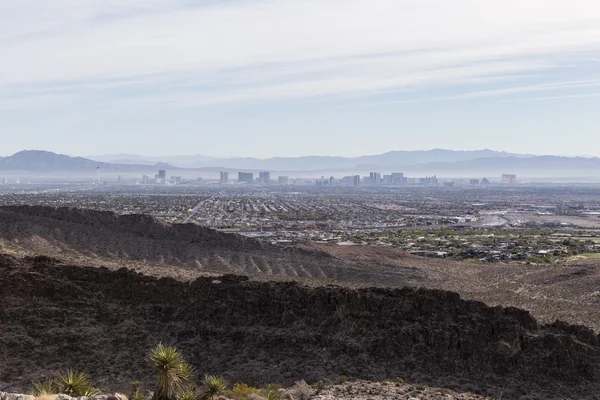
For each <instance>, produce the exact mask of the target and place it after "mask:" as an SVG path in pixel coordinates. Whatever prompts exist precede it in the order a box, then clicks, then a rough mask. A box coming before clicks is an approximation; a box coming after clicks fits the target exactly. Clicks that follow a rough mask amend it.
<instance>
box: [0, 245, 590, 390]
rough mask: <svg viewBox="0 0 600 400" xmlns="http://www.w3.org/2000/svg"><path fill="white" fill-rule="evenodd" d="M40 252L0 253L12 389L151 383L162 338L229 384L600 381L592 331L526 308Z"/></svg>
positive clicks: (2, 360) (1, 316) (2, 323)
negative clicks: (70, 262) (549, 320)
mask: <svg viewBox="0 0 600 400" xmlns="http://www.w3.org/2000/svg"><path fill="white" fill-rule="evenodd" d="M43 261H44V260H42V259H37V260H32V259H30V260H18V259H15V258H11V257H7V256H5V257H1V258H0V301H1V304H2V307H1V308H0V327H2V329H1V331H0V365H2V366H3V367H4V371H6V372H4V373H5V375H9V376H8V378H10V381H11V382H12V384H13V386H14V387H15V388H18V387H19V386H21V387H22V386H27V384H28V382H29V381H30V380H31V379H33V378H38V377H40V376H41V375H43V374H50V373H52V372H54V371H56V370H58V369H62V368H67V367H71V368H77V369H82V370H86V371H89V373H90V374H91V375H92V376H93V377H94V378H95V379H96V380H97V381H99V382H100V383H101V385H103V386H106V387H111V386H112V387H115V388H120V389H121V390H123V389H124V388H125V387H126V386H127V383H128V382H129V381H130V380H132V379H141V380H143V381H146V382H150V381H151V378H150V371H149V370H148V369H147V366H146V363H145V361H144V357H145V355H146V354H147V353H148V350H149V349H150V348H151V347H152V346H153V345H155V344H156V343H157V342H159V341H163V342H164V343H169V344H175V345H177V346H178V347H180V348H181V349H182V350H183V351H184V353H185V354H186V355H187V357H188V359H189V361H191V362H192V363H193V365H194V366H195V367H196V368H197V370H198V372H199V373H200V374H203V373H213V374H223V375H224V376H225V377H227V378H229V379H231V380H232V381H234V382H236V381H245V382H249V383H260V382H263V383H265V382H283V383H291V382H293V381H295V380H299V379H307V380H313V381H314V380H319V379H325V378H332V379H335V378H336V377H337V376H340V375H346V376H349V377H356V378H365V379H383V378H391V379H395V378H396V377H398V376H401V377H404V378H405V379H412V380H413V381H414V382H420V383H429V381H434V380H438V379H442V378H444V379H456V380H462V381H466V382H473V384H474V385H476V387H477V386H479V387H481V386H482V385H483V386H486V385H495V386H497V387H501V386H506V388H507V390H506V391H505V393H513V394H512V395H511V394H509V395H505V396H504V398H505V399H507V398H519V397H518V396H517V394H518V393H521V394H523V393H529V394H531V393H539V394H542V393H543V394H544V398H547V399H550V398H562V397H565V396H567V397H571V398H573V397H574V398H583V397H585V396H586V395H592V396H593V394H594V393H597V391H596V392H594V390H597V389H598V387H597V385H596V384H595V382H597V381H598V379H599V378H600V353H599V350H600V348H599V344H598V337H597V335H595V334H594V333H593V332H592V331H590V330H588V329H587V328H584V327H580V326H571V325H567V324H564V323H560V322H557V323H555V324H552V325H546V326H539V325H538V324H537V322H536V321H535V319H533V318H532V317H531V316H530V315H529V313H527V312H525V311H522V310H519V309H515V308H502V307H488V306H486V305H485V304H483V303H480V302H473V301H465V300H462V299H460V297H459V296H458V295H457V294H455V293H452V292H445V291H438V290H428V289H419V290H416V289H411V288H404V289H379V288H373V289H349V288H342V287H337V286H327V287H316V288H308V287H304V286H301V285H299V284H298V283H286V282H254V281H248V280H247V278H245V277H236V276H233V275H229V276H223V277H222V278H217V279H216V278H201V279H197V280H195V281H193V282H180V281H176V280H173V279H168V278H161V279H156V278H151V277H146V276H142V275H139V274H137V273H134V272H131V271H128V270H126V269H121V270H118V271H114V272H111V271H109V270H108V269H104V268H81V267H75V266H64V265H56V264H55V263H53V262H43ZM50 261H52V260H50ZM4 378H5V380H6V378H7V377H4ZM433 383H435V382H433ZM511 388H512V389H514V390H513V391H512V392H511V391H510V390H508V389H511Z"/></svg>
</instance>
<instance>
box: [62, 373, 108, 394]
mask: <svg viewBox="0 0 600 400" xmlns="http://www.w3.org/2000/svg"><path fill="white" fill-rule="evenodd" d="M56 386H57V390H58V393H63V394H66V395H68V396H71V397H80V396H85V397H93V396H95V395H97V394H98V390H97V389H94V386H93V385H92V382H91V380H90V377H89V376H88V375H87V374H86V373H84V372H79V371H73V370H71V369H69V370H67V371H66V372H61V373H59V374H58V380H57V382H56Z"/></svg>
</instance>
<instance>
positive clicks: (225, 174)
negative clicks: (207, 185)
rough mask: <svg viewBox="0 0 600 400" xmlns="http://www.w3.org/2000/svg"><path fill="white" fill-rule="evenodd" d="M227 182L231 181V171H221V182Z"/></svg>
mask: <svg viewBox="0 0 600 400" xmlns="http://www.w3.org/2000/svg"><path fill="white" fill-rule="evenodd" d="M227 182H229V172H224V171H221V179H220V180H219V183H227Z"/></svg>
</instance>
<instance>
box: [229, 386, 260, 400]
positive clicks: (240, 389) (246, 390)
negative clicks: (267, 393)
mask: <svg viewBox="0 0 600 400" xmlns="http://www.w3.org/2000/svg"><path fill="white" fill-rule="evenodd" d="M251 394H255V395H259V394H260V390H258V388H255V387H252V386H248V385H247V384H246V383H236V384H235V385H233V389H231V391H230V392H229V397H231V398H232V399H234V400H248V396H250V395H251Z"/></svg>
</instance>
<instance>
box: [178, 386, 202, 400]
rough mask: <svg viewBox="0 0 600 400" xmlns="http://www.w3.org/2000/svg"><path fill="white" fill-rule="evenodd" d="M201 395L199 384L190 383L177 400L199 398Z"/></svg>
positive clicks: (194, 399) (197, 399) (195, 399)
mask: <svg viewBox="0 0 600 400" xmlns="http://www.w3.org/2000/svg"><path fill="white" fill-rule="evenodd" d="M201 395H202V394H201V393H200V389H199V388H198V386H197V385H196V384H194V383H190V384H189V385H187V386H186V387H185V388H184V389H183V391H182V392H181V394H180V395H179V397H178V399H177V400H199V399H200V397H201Z"/></svg>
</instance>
